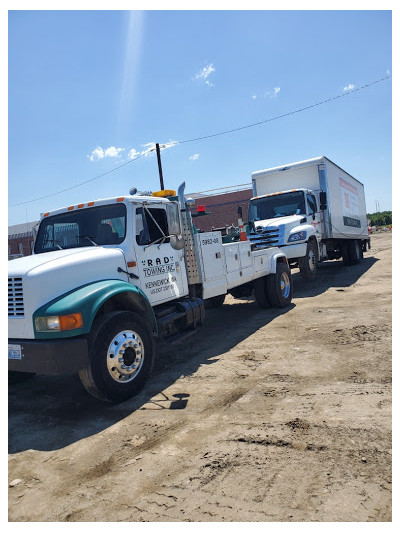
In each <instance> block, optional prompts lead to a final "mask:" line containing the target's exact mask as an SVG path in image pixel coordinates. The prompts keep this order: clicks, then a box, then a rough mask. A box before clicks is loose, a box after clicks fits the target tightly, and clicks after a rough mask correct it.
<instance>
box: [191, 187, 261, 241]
mask: <svg viewBox="0 0 400 533" xmlns="http://www.w3.org/2000/svg"><path fill="white" fill-rule="evenodd" d="M232 189H235V190H232ZM252 196H253V192H252V189H251V185H250V184H245V185H237V186H235V187H225V188H224V189H213V190H210V191H205V192H202V193H192V194H187V195H186V197H187V198H193V199H194V200H195V205H194V206H193V207H192V209H191V211H192V213H195V212H196V211H197V206H198V205H204V206H205V208H206V211H208V212H210V213H211V214H210V215H206V216H204V217H196V218H194V219H193V221H194V225H195V226H196V228H197V229H198V230H201V231H211V230H212V229H216V228H223V227H226V226H232V225H233V226H237V225H238V212H237V208H238V206H241V208H242V210H243V220H244V221H245V222H246V221H247V215H248V210H249V200H250V198H252Z"/></svg>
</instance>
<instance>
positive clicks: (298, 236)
mask: <svg viewBox="0 0 400 533" xmlns="http://www.w3.org/2000/svg"><path fill="white" fill-rule="evenodd" d="M306 238H307V232H306V231H298V232H297V233H293V234H292V235H291V236H290V237H289V240H288V242H294V241H304V240H305V239H306Z"/></svg>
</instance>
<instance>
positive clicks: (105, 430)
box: [9, 234, 392, 522]
mask: <svg viewBox="0 0 400 533" xmlns="http://www.w3.org/2000/svg"><path fill="white" fill-rule="evenodd" d="M293 280H294V298H293V305H292V306H291V307H290V308H289V309H284V310H276V309H267V310H262V309H259V308H258V307H257V306H256V304H255V303H254V302H253V301H252V300H234V299H233V298H232V297H228V298H227V299H226V303H225V305H224V306H223V308H222V309H220V310H209V311H208V315H207V322H206V325H205V327H204V328H203V329H202V330H201V331H200V333H199V334H197V335H196V336H193V337H191V338H190V340H189V341H188V342H186V343H185V344H184V345H182V346H179V345H178V346H177V347H174V348H173V349H172V348H160V349H159V352H158V353H159V355H158V359H157V363H156V367H155V371H154V374H153V376H152V378H151V380H150V381H149V382H148V384H147V386H146V387H145V389H144V390H143V391H142V393H141V394H140V395H139V396H138V397H136V398H134V399H132V400H130V401H128V402H125V403H123V404H120V405H117V406H111V405H107V404H102V403H100V402H98V401H96V400H95V399H94V398H92V397H90V396H88V395H87V393H86V392H85V391H84V390H83V388H82V387H81V385H80V381H79V379H78V377H77V376H64V377H50V376H37V377H36V378H35V379H33V380H31V381H30V382H26V383H21V384H19V385H13V386H10V388H9V483H11V485H13V486H10V487H9V520H10V521H12V522H15V521H146V522H160V521H161V522H173V521H199V522H205V521H214V522H219V521H235V522H239V521H254V522H255V521H261V522H267V521H285V522H291V521H332V522H335V521H340V522H342V521H350V522H351V521H371V522H376V521H378V522H380V521H391V487H392V485H391V235H389V234H380V235H373V236H372V248H371V250H370V251H368V252H367V253H366V254H365V258H364V260H363V261H362V263H361V264H359V265H357V266H349V267H345V266H343V264H342V262H341V261H332V262H329V263H326V264H324V265H322V266H321V268H320V271H319V274H318V279H317V280H316V281H314V282H312V283H310V282H305V281H303V280H302V278H301V277H300V274H299V273H298V271H297V270H294V271H293ZM18 480H19V481H18Z"/></svg>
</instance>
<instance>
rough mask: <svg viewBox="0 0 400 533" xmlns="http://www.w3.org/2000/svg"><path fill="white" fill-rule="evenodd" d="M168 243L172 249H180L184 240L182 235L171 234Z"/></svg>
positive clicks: (183, 244)
mask: <svg viewBox="0 0 400 533" xmlns="http://www.w3.org/2000/svg"><path fill="white" fill-rule="evenodd" d="M169 243H170V245H171V248H173V249H174V250H182V248H183V247H184V246H185V241H184V240H183V236H182V235H171V236H170V238H169Z"/></svg>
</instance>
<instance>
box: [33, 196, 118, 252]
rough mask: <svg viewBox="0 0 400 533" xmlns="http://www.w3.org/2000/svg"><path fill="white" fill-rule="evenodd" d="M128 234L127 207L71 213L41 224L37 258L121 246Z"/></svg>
mask: <svg viewBox="0 0 400 533" xmlns="http://www.w3.org/2000/svg"><path fill="white" fill-rule="evenodd" d="M125 233H126V206H125V205H124V204H109V205H103V206H99V207H91V208H89V209H80V210H76V211H75V210H74V211H68V212H67V213H61V214H60V215H54V216H49V217H47V218H44V219H43V220H42V221H41V223H40V226H39V230H38V234H37V238H36V241H35V254H41V253H44V252H51V251H53V250H60V249H62V250H64V249H66V248H78V247H81V246H96V245H101V244H120V243H121V242H122V241H123V240H124V239H125Z"/></svg>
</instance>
